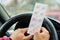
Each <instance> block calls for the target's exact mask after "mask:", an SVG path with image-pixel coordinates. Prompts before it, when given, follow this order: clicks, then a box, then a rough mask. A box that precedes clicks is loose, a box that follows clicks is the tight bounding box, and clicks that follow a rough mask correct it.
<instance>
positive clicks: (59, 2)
mask: <svg viewBox="0 0 60 40" xmlns="http://www.w3.org/2000/svg"><path fill="white" fill-rule="evenodd" d="M36 2H39V3H45V4H47V5H48V11H47V13H46V15H47V16H48V17H51V18H54V19H57V20H60V0H0V3H1V4H2V6H3V7H4V8H5V9H6V11H7V13H8V15H9V16H10V17H13V16H15V15H18V14H22V13H24V12H32V11H33V9H34V5H35V3H36Z"/></svg>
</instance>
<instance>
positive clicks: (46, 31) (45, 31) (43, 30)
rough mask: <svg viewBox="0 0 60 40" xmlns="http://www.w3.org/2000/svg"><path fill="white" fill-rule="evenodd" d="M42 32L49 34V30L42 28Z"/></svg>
mask: <svg viewBox="0 0 60 40" xmlns="http://www.w3.org/2000/svg"><path fill="white" fill-rule="evenodd" d="M41 31H42V32H41V33H49V32H48V30H47V29H46V28H44V27H42V28H41Z"/></svg>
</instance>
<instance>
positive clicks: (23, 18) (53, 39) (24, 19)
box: [0, 13, 58, 40]
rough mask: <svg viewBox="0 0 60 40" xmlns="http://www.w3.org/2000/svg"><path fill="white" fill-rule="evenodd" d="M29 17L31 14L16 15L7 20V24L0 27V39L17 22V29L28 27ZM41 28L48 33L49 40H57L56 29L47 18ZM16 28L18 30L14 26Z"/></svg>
mask: <svg viewBox="0 0 60 40" xmlns="http://www.w3.org/2000/svg"><path fill="white" fill-rule="evenodd" d="M31 16H32V14H31V13H28V14H21V15H17V16H15V17H13V18H11V19H9V20H8V21H7V22H5V23H4V24H3V25H2V26H1V28H0V37H3V36H4V35H5V33H6V31H7V30H8V29H9V28H10V27H11V26H12V25H13V24H14V23H16V22H18V23H17V24H20V27H19V28H26V27H28V25H29V22H30V19H31ZM22 25H23V27H22ZM42 26H44V27H45V28H46V29H47V30H48V31H49V33H50V40H58V36H57V32H56V29H55V27H54V25H53V24H52V23H51V21H50V20H49V19H48V18H45V19H44V22H43V25H42ZM16 28H18V27H17V25H16ZM16 28H15V29H16ZM32 40H33V39H32Z"/></svg>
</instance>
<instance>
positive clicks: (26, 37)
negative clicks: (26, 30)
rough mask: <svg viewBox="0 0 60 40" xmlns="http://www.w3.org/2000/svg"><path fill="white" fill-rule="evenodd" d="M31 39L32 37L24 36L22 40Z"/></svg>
mask: <svg viewBox="0 0 60 40" xmlns="http://www.w3.org/2000/svg"><path fill="white" fill-rule="evenodd" d="M31 38H32V35H28V36H25V37H24V38H23V39H24V40H30V39H31Z"/></svg>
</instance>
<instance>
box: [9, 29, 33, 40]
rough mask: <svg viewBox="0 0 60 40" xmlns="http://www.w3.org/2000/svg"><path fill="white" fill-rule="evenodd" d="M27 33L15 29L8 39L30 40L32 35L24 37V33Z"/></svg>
mask: <svg viewBox="0 0 60 40" xmlns="http://www.w3.org/2000/svg"><path fill="white" fill-rule="evenodd" d="M25 32H27V29H26V28H25V29H17V30H15V31H14V32H13V33H12V35H11V36H10V38H11V39H12V40H30V39H31V38H32V35H28V36H25V35H24V33H25Z"/></svg>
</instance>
